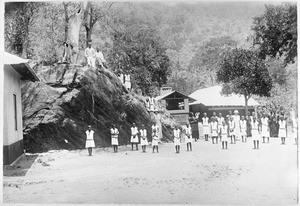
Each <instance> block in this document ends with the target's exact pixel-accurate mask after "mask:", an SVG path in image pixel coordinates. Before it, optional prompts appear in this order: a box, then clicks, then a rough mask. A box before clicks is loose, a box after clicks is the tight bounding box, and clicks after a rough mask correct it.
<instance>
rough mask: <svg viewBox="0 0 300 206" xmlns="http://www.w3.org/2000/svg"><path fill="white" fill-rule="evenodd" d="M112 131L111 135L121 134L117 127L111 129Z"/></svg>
mask: <svg viewBox="0 0 300 206" xmlns="http://www.w3.org/2000/svg"><path fill="white" fill-rule="evenodd" d="M110 133H111V135H113V136H115V135H118V134H119V130H118V129H117V128H115V129H114V128H111V129H110Z"/></svg>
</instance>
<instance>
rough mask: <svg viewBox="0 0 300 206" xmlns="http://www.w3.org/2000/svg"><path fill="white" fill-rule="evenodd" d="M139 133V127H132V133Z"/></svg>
mask: <svg viewBox="0 0 300 206" xmlns="http://www.w3.org/2000/svg"><path fill="white" fill-rule="evenodd" d="M137 133H138V128H137V127H131V134H132V135H136V134H137Z"/></svg>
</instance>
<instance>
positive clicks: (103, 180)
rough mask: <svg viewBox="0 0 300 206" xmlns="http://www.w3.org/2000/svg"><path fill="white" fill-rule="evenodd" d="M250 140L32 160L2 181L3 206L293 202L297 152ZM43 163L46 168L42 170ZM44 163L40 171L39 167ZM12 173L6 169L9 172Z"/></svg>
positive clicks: (291, 147) (78, 153) (51, 155)
mask: <svg viewBox="0 0 300 206" xmlns="http://www.w3.org/2000/svg"><path fill="white" fill-rule="evenodd" d="M251 143H252V141H249V142H248V143H242V142H237V144H236V145H231V144H229V149H228V150H221V145H220V144H218V145H213V144H211V142H204V141H200V142H193V152H186V148H185V144H183V145H184V147H182V148H181V153H180V154H175V153H174V147H173V144H172V143H165V144H163V145H160V148H159V149H160V150H159V153H158V154H156V153H155V154H152V151H151V148H150V147H148V148H147V153H141V151H130V149H129V148H130V147H129V146H128V147H122V148H121V149H120V152H119V153H112V148H105V149H97V150H96V151H94V155H93V156H92V157H89V156H87V151H86V150H77V151H51V152H50V153H45V154H40V155H39V156H38V158H37V159H36V160H35V162H34V164H33V165H32V166H31V168H30V169H29V170H28V172H27V173H26V175H25V176H15V177H4V180H3V181H4V190H3V193H4V203H128V204H130V203H153V204H154V203H165V204H167V203H178V204H185V203H188V204H196V203H198V204H270V205H272V204H280V205H281V204H294V203H296V201H297V182H298V180H297V178H298V177H297V146H296V145H294V144H293V139H287V145H280V142H279V139H271V143H270V144H262V145H261V149H260V150H254V149H252V147H253V145H252V144H251ZM47 164H49V166H45V165H47ZM43 165H44V166H43ZM10 172H12V173H13V171H10Z"/></svg>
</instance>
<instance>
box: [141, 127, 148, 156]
mask: <svg viewBox="0 0 300 206" xmlns="http://www.w3.org/2000/svg"><path fill="white" fill-rule="evenodd" d="M140 134H141V145H142V150H143V152H146V147H147V145H148V140H147V130H146V129H145V126H144V125H143V124H142V129H140Z"/></svg>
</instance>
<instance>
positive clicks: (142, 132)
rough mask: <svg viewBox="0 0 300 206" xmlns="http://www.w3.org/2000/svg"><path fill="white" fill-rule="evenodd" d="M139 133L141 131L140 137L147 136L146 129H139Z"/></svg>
mask: <svg viewBox="0 0 300 206" xmlns="http://www.w3.org/2000/svg"><path fill="white" fill-rule="evenodd" d="M140 133H141V136H142V137H146V136H147V130H146V129H141V130H140Z"/></svg>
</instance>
